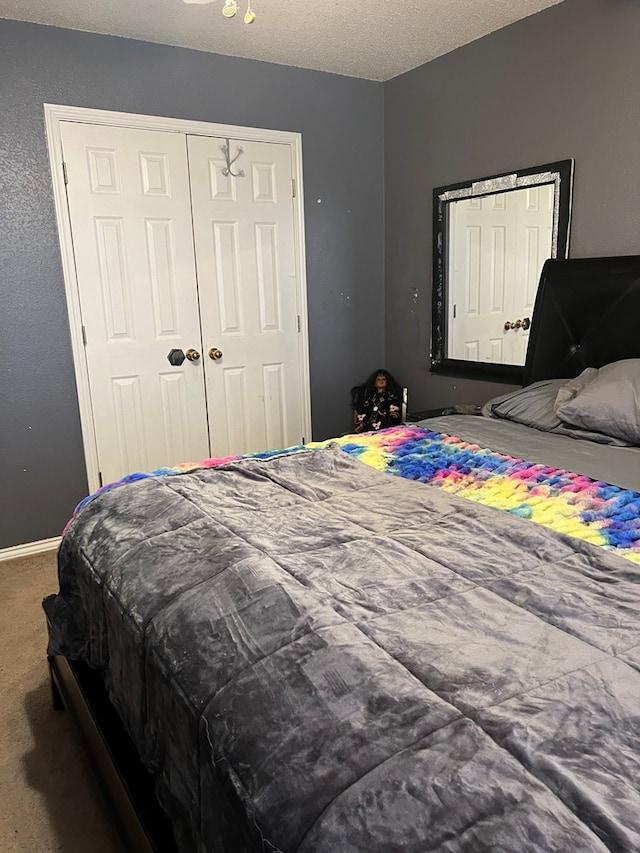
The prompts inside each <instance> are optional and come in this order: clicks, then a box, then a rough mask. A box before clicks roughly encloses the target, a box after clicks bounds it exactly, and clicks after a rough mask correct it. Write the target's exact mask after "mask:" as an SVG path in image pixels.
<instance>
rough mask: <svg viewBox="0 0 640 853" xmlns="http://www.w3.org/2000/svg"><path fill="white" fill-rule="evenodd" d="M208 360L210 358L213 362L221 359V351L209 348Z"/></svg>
mask: <svg viewBox="0 0 640 853" xmlns="http://www.w3.org/2000/svg"><path fill="white" fill-rule="evenodd" d="M209 358H212V359H213V360H214V361H217V360H218V359H219V358H222V350H221V349H218V348H217V347H211V349H210V350H209Z"/></svg>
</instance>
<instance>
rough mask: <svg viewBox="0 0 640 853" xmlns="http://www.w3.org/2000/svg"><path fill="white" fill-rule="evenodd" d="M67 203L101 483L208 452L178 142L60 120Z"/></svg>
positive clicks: (173, 137)
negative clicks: (173, 360) (191, 355)
mask: <svg viewBox="0 0 640 853" xmlns="http://www.w3.org/2000/svg"><path fill="white" fill-rule="evenodd" d="M62 141H63V150H64V158H65V162H66V164H67V171H68V179H69V183H68V187H67V193H68V203H69V213H70V219H71V228H72V232H73V241H74V254H75V262H76V272H77V280H78V288H79V294H80V304H81V310H82V318H83V324H84V326H85V329H86V358H87V364H88V372H89V384H90V388H91V401H92V408H93V415H94V427H95V433H96V442H97V447H98V459H99V467H100V470H101V472H102V477H103V480H104V481H105V482H108V481H112V480H115V479H118V478H119V477H121V476H123V475H124V474H126V473H129V472H131V471H136V470H149V469H152V468H157V467H162V466H170V465H174V464H176V463H177V462H180V461H189V460H198V459H202V458H205V457H206V456H207V455H208V450H209V441H208V430H207V419H206V407H205V389H204V379H203V373H204V370H203V365H202V363H203V359H202V358H201V359H200V361H198V362H193V363H192V362H190V361H184V362H183V364H182V365H181V366H172V365H171V364H170V363H169V361H168V360H167V355H168V353H169V351H170V350H171V349H172V348H176V349H183V350H185V351H186V350H187V349H188V348H190V347H193V348H195V349H197V350H198V351H201V339H200V322H199V311H198V301H197V292H196V278H195V261H194V252H193V236H192V229H191V203H190V195H189V182H188V166H187V154H186V145H185V136H184V135H181V134H176V133H167V132H158V131H150V130H131V129H127V128H118V127H105V126H99V125H90V124H80V123H73V122H68V123H63V125H62Z"/></svg>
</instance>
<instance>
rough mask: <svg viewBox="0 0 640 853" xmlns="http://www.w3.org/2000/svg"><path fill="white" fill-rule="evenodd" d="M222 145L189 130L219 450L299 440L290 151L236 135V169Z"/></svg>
mask: <svg viewBox="0 0 640 853" xmlns="http://www.w3.org/2000/svg"><path fill="white" fill-rule="evenodd" d="M225 144H226V141H225V140H224V139H215V138H211V137H204V136H189V137H188V151H189V172H190V179H191V193H192V205H193V221H194V235H195V247H196V263H197V271H198V289H199V294H200V309H201V317H202V333H203V345H204V353H203V356H204V361H205V370H206V383H207V400H208V408H209V432H210V438H211V453H212V455H213V456H225V455H227V454H235V453H247V452H251V451H259V450H265V449H271V448H278V447H287V446H289V445H293V444H298V443H299V442H300V441H301V439H302V404H301V401H302V393H301V368H300V357H299V344H298V340H299V332H298V313H299V309H298V306H297V292H296V267H295V251H294V249H295V243H294V219H293V202H292V180H291V150H290V147H289V145H284V144H276V143H263V142H237V141H234V140H231V142H230V148H231V152H230V153H231V158H234V157H235V156H236V154H238V148H239V147H240V148H242V153H241V154H240V156H239V157H238V159H237V160H235V162H234V163H233V164H232V167H231V168H232V171H233V172H236V173H237V172H239V171H240V170H242V172H243V175H242V176H239V177H233V176H232V175H228V174H227V175H225V174H224V172H225V169H226V165H227V163H226V160H225V156H224V154H223V147H224V146H225ZM213 349H216V350H219V351H220V352H221V353H222V356H221V357H220V358H217V359H213V358H211V356H210V355H209V350H213ZM212 354H213V355H215V353H212Z"/></svg>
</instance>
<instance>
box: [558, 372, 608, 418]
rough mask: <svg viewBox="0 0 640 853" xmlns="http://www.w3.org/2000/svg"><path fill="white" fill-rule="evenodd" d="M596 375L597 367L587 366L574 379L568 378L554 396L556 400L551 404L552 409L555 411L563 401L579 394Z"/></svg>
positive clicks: (566, 401)
mask: <svg viewBox="0 0 640 853" xmlns="http://www.w3.org/2000/svg"><path fill="white" fill-rule="evenodd" d="M597 375H598V368H597V367H587V368H586V370H583V371H582V373H581V374H580V376H576V378H575V379H570V380H569V381H568V382H567V383H566V384H565V385H563V386H562V388H561V389H560V390H559V391H558V396H557V397H556V401H555V403H554V405H553V409H554V411H555V412H557V411H558V409H559V408H560V407H561V406H564V405H565V403H568V402H569V401H570V400H573V398H574V397H575V396H576V395H577V394H579V393H580V391H582V390H583V389H584V388H585V386H586V385H588V384H589V382H591V380H592V379H595V377H596V376H597Z"/></svg>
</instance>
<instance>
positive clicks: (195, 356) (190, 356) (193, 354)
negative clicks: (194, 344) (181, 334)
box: [185, 348, 200, 361]
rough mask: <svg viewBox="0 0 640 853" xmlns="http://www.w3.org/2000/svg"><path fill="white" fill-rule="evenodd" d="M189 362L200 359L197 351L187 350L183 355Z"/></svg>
mask: <svg viewBox="0 0 640 853" xmlns="http://www.w3.org/2000/svg"><path fill="white" fill-rule="evenodd" d="M185 355H186V356H187V358H188V359H189V361H197V360H198V359H199V358H200V353H199V352H198V350H197V349H193V348H192V349H188V350H187V351H186V353H185Z"/></svg>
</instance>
